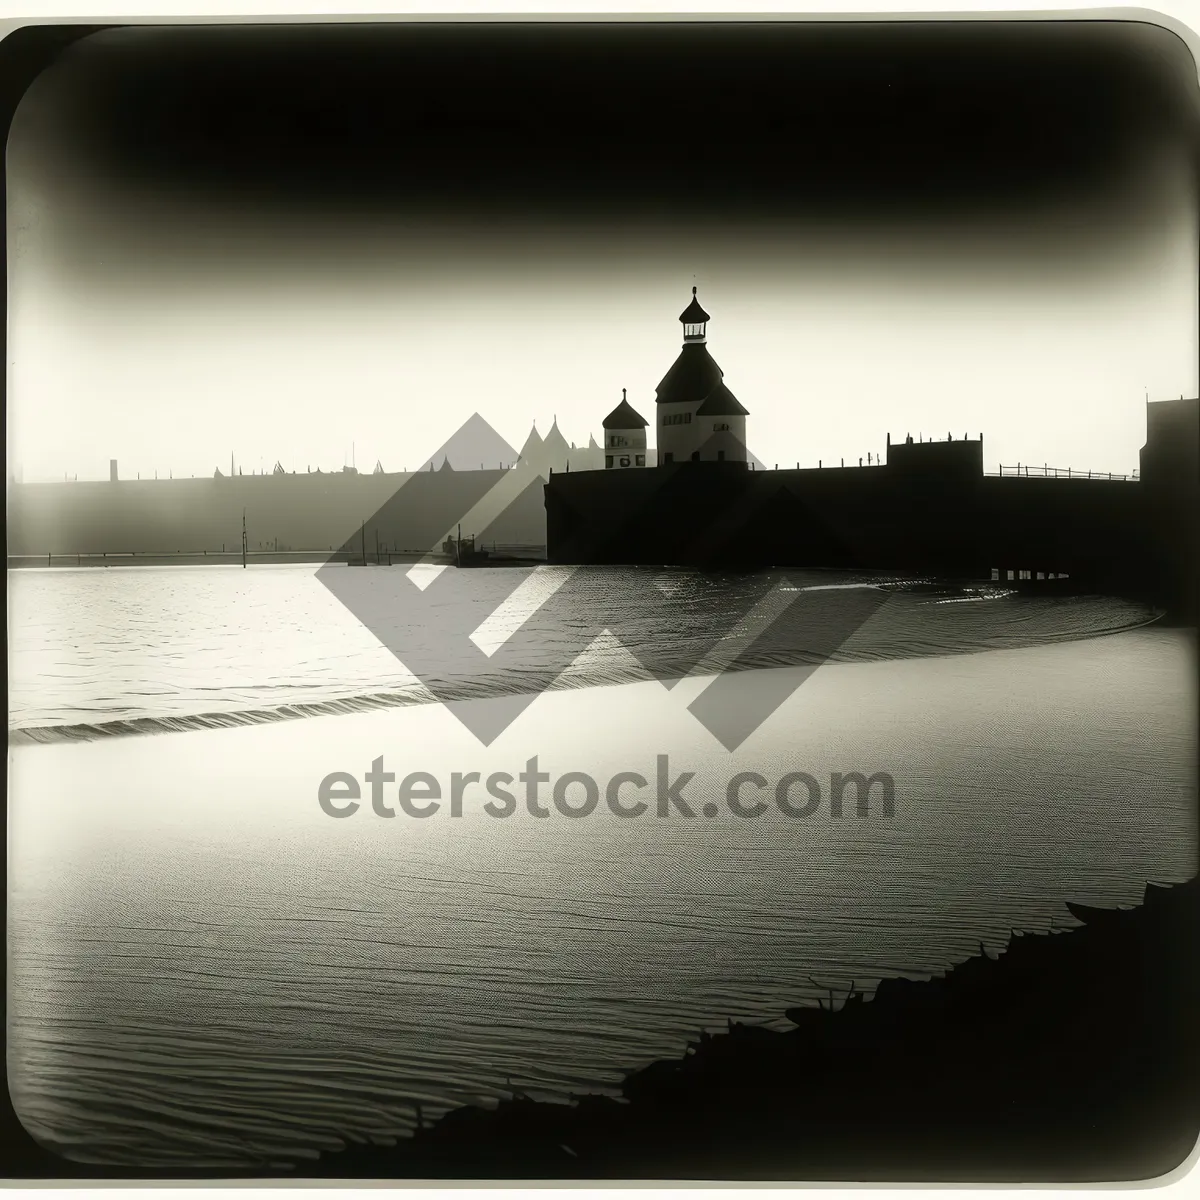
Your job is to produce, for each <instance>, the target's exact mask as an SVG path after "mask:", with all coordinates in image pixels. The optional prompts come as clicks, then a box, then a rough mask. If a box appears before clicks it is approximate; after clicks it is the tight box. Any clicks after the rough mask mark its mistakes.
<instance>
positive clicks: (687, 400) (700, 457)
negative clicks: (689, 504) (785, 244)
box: [656, 288, 749, 466]
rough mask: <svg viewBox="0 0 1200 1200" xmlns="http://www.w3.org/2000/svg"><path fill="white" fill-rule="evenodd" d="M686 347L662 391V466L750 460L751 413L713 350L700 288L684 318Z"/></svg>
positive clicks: (659, 424)
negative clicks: (748, 431) (729, 383)
mask: <svg viewBox="0 0 1200 1200" xmlns="http://www.w3.org/2000/svg"><path fill="white" fill-rule="evenodd" d="M679 320H680V322H681V323H682V325H683V349H682V350H680V352H679V357H678V358H677V359H676V360H675V362H674V363H673V364H672V365H671V369H670V370H669V371H668V372H667V373H666V375H664V376H663V378H662V382H661V383H660V384H659V385H658V388H657V389H656V392H657V397H658V403H657V406H656V407H657V410H658V416H657V436H658V465H659V466H667V465H670V464H671V463H680V462H740V463H745V462H746V461H747V458H748V456H747V453H746V417H747V416H748V415H749V414H748V412H747V410H746V409H745V408H744V407H743V406H742V404H741V403H740V402H739V400H738V399H737V397H736V396H735V395H734V394H733V393H732V392H731V391H730V390H729V388H728V387H727V386H726V384H725V382H724V374H725V373H724V372H723V371H722V370H721V368H720V367H719V366H717V364H716V362H715V361H714V359H713V357H712V355H710V354H709V352H708V345H707V341H708V337H707V332H708V322H709V321H710V320H711V318H710V317H709V315H708V313H706V312H705V311H704V309H703V308H701V307H700V301H699V300H698V299H697V298H696V289H695V288H692V302H691V304H689V305H688V306H687V308H685V309H684V310H683V312H681V313H680V314H679Z"/></svg>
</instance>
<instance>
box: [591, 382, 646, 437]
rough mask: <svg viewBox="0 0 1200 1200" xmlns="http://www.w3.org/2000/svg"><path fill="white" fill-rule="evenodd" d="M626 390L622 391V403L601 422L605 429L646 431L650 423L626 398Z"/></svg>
mask: <svg viewBox="0 0 1200 1200" xmlns="http://www.w3.org/2000/svg"><path fill="white" fill-rule="evenodd" d="M625 395H626V393H625V389H624V388H622V389H621V403H620V404H618V405H617V407H616V408H614V409H613V410H612V412H610V413H609V414H608V416H607V417H605V418H604V420H603V421H602V422H601V424H602V426H603V428H605V429H645V428H646V426H647V425H649V423H650V422H649V421H647V420H646V418H645V417H643V416H642V414H641V413H640V412H638V411H637V409H636V408H634V407H633V405H632V404H630V403H629V401H628V400H627V399H626V398H625Z"/></svg>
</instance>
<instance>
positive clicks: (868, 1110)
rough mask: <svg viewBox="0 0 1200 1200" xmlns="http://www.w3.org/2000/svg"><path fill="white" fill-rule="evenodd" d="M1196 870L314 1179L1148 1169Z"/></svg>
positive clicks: (1176, 1054) (1169, 1076)
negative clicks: (864, 992)
mask: <svg viewBox="0 0 1200 1200" xmlns="http://www.w3.org/2000/svg"><path fill="white" fill-rule="evenodd" d="M1198 901H1200V888H1198V886H1197V882H1196V881H1195V880H1193V881H1192V882H1190V883H1188V884H1185V885H1182V886H1179V887H1175V888H1161V887H1153V886H1152V887H1149V888H1148V889H1147V892H1146V899H1145V903H1144V904H1143V905H1142V906H1140V907H1138V908H1136V909H1132V910H1126V911H1121V910H1106V909H1091V908H1082V907H1078V906H1071V907H1072V912H1073V913H1074V914H1075V915H1076V916H1077V917H1078V918H1080V919H1081V920H1083V921H1084V922H1085V924H1084V925H1083V926H1082V927H1081V928H1078V929H1075V930H1071V931H1066V932H1061V933H1058V934H1046V935H1025V936H1021V935H1014V936H1013V939H1012V941H1011V942H1010V945H1009V948H1008V950H1007V951H1006V952H1005V953H1003V954H1001V955H999V956H998V957H997V958H996V959H991V958H989V957H987V956H986V955H982V954H981V955H980V956H978V957H975V958H972V959H969V960H968V961H966V962H965V963H963V964H961V965H960V966H958V967H956V968H955V969H953V970H952V971H950V972H948V973H947V974H946V975H945V976H942V977H938V978H934V979H931V980H928V981H912V980H903V979H893V980H886V981H884V982H883V983H882V984H881V985H880V986H879V988H878V990H877V992H876V994H875V997H874V998H873V999H871V1000H869V1001H867V1000H864V999H863V998H862V996H861V995H852V996H850V997H849V999H845V998H839V999H835V1001H834V1008H833V1009H832V1010H831V1009H830V1007H829V1004H828V1002H827V1003H826V1005H825V1006H823V1007H822V1008H801V1009H792V1010H790V1011H789V1012H788V1014H787V1015H788V1017H789V1018H790V1019H791V1020H792V1021H793V1023H794V1028H793V1029H791V1030H789V1031H786V1032H773V1031H770V1030H766V1029H763V1028H761V1027H754V1026H746V1025H733V1026H731V1027H730V1028H729V1030H728V1032H725V1033H721V1034H718V1035H715V1036H711V1037H702V1038H701V1040H700V1041H699V1042H697V1043H694V1044H693V1045H692V1046H691V1047H689V1049H688V1051H687V1053H686V1054H685V1055H684V1057H682V1058H681V1059H679V1060H677V1061H665V1062H657V1063H654V1064H652V1065H651V1066H649V1067H646V1068H645V1069H643V1070H640V1071H637V1072H634V1073H633V1074H632V1075H630V1076H629V1077H628V1078H627V1080H626V1082H625V1084H624V1087H623V1089H622V1090H623V1098H622V1099H621V1100H615V1099H608V1098H600V1097H582V1098H580V1099H579V1100H578V1102H577V1103H575V1104H573V1105H570V1106H568V1105H554V1104H544V1103H534V1102H531V1101H527V1100H524V1099H522V1098H520V1097H519V1096H517V1097H514V1098H513V1099H512V1100H511V1101H508V1102H506V1103H503V1104H501V1105H500V1106H499V1107H498V1108H497V1109H494V1110H484V1109H479V1108H464V1109H459V1110H456V1111H454V1112H451V1113H448V1114H447V1115H446V1116H445V1117H444V1118H442V1119H441V1120H440V1121H438V1122H437V1123H436V1124H435V1125H433V1126H432V1127H429V1128H426V1129H424V1130H422V1131H421V1132H419V1133H418V1134H417V1135H416V1136H415V1137H414V1138H413V1139H412V1140H411V1141H410V1142H408V1143H405V1144H403V1145H400V1146H397V1147H395V1148H393V1149H387V1150H382V1149H364V1148H354V1149H351V1150H347V1151H345V1152H342V1153H340V1154H336V1155H330V1156H327V1157H326V1158H325V1159H324V1160H323V1161H322V1162H321V1163H320V1165H319V1167H318V1169H317V1171H316V1172H313V1173H321V1174H325V1175H331V1176H336V1175H356V1176H360V1177H361V1176H371V1175H374V1176H380V1177H384V1176H426V1177H446V1176H458V1177H463V1178H466V1177H472V1178H477V1177H504V1176H515V1177H521V1176H531V1177H547V1176H554V1177H570V1178H575V1177H584V1178H587V1177H593V1178H597V1177H599V1178H613V1177H623V1178H664V1177H665V1178H680V1179H703V1178H732V1179H801V1180H803V1179H813V1180H816V1179H849V1180H887V1179H893V1180H902V1179H913V1180H930V1181H933V1180H984V1179H988V1180H992V1179H994V1180H1008V1181H1017V1180H1029V1181H1065V1180H1093V1181H1094V1180H1106V1179H1135V1178H1150V1177H1154V1176H1157V1175H1161V1174H1163V1173H1165V1172H1167V1171H1169V1170H1171V1169H1172V1168H1174V1167H1175V1166H1176V1165H1178V1164H1179V1163H1180V1162H1181V1161H1182V1160H1183V1159H1184V1158H1186V1157H1187V1155H1188V1154H1189V1153H1190V1152H1191V1151H1192V1149H1193V1148H1194V1146H1195V1144H1196V1139H1197V1134H1198V1133H1200V1102H1198V1101H1200V1089H1198V1086H1197V1085H1198V1082H1200V1054H1198V1052H1197V1051H1198V1048H1200V1038H1198V1028H1200V989H1198V988H1197V978H1198V976H1197V971H1196V964H1195V959H1196V954H1197V949H1198V947H1197V937H1196V935H1197V930H1198V928H1200V921H1198V920H1197V913H1198V909H1200V903H1198Z"/></svg>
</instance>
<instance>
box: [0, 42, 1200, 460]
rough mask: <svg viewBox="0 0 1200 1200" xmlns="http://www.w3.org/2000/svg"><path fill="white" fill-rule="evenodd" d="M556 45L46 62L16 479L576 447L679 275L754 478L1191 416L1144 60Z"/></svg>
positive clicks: (653, 350)
mask: <svg viewBox="0 0 1200 1200" xmlns="http://www.w3.org/2000/svg"><path fill="white" fill-rule="evenodd" d="M585 32H586V31H585ZM384 34H386V36H385V35H384ZM554 36H558V35H553V36H551V35H546V34H538V33H536V31H535V32H532V33H531V32H529V31H528V30H526V31H524V32H523V33H522V32H521V31H517V32H515V33H514V32H513V31H511V30H510V31H507V32H500V33H488V34H483V33H479V34H473V35H470V36H465V35H464V34H463V32H462V31H461V30H459V31H457V32H456V31H453V30H450V31H437V30H434V31H430V30H424V31H412V30H403V29H401V30H395V29H393V30H391V31H384V32H383V33H379V34H378V35H377V36H373V37H371V38H364V37H363V35H362V34H361V33H360V34H359V35H356V36H355V37H354V38H351V39H350V40H346V37H345V36H343V37H342V39H341V40H340V41H339V39H338V37H335V36H333V35H330V34H328V33H326V34H321V33H320V32H319V31H316V32H312V31H310V32H309V33H307V34H304V35H302V36H301V35H291V34H288V35H282V34H280V32H279V31H275V32H274V33H271V32H270V31H268V32H266V33H259V34H253V35H251V34H250V33H248V32H244V33H243V34H242V35H241V36H240V39H239V38H236V37H234V38H231V37H229V36H228V35H223V34H220V33H218V32H215V31H209V32H207V33H205V34H204V35H203V36H202V37H199V38H197V36H196V35H195V33H194V31H181V32H176V33H170V32H163V31H154V30H135V31H111V32H107V33H101V34H96V35H92V36H91V37H88V38H86V39H83V40H81V41H79V42H76V43H75V44H74V45H72V46H71V47H70V48H68V50H67V51H66V52H65V53H64V54H62V55H61V57H60V58H59V59H58V60H57V61H56V62H55V63H54V64H53V65H52V66H51V67H49V68H48V69H47V70H45V71H44V72H43V73H42V74H41V75H40V76H39V77H38V78H37V79H36V81H35V82H34V84H33V85H32V86H31V87H30V89H29V90H28V91H27V93H26V94H25V97H24V98H23V100H22V102H21V104H20V106H19V108H18V110H17V112H16V114H15V116H14V120H13V126H12V131H11V134H10V138H9V143H8V153H7V179H6V182H7V198H8V231H9V258H8V266H9V337H10V341H9V346H10V354H9V364H8V383H9V406H8V414H9V415H8V422H9V426H8V435H9V437H8V446H9V450H8V459H9V468H10V471H11V470H19V471H20V472H21V474H22V477H23V478H25V479H26V480H31V479H39V478H45V479H54V478H60V479H61V478H62V477H63V476H64V474H66V475H69V476H75V475H77V476H78V477H79V478H80V479H84V478H106V477H107V475H108V462H109V459H111V458H116V459H118V461H119V463H120V470H121V474H122V475H123V476H129V477H132V476H133V475H134V474H135V473H141V474H142V475H143V476H146V475H149V474H152V473H153V472H155V471H157V472H158V473H159V474H160V475H166V474H167V473H168V472H171V473H174V474H175V475H180V476H186V475H191V474H195V475H198V476H199V475H211V474H212V472H213V469H214V468H216V467H218V466H219V467H220V468H221V469H222V470H226V469H227V468H228V464H229V461H230V455H231V453H232V454H233V455H234V456H235V458H236V461H237V462H238V464H239V465H240V466H241V467H242V469H243V470H245V471H247V472H249V471H250V470H252V469H253V470H259V469H266V470H270V469H271V467H272V466H273V465H274V463H275V462H276V461H277V460H278V461H281V462H282V463H283V465H284V467H285V468H286V469H289V470H290V469H297V470H304V469H306V467H308V466H313V467H316V466H320V467H322V468H323V469H329V468H331V467H332V468H338V467H341V466H342V465H344V464H346V463H349V462H350V461H351V458H352V457H353V459H354V461H355V462H356V463H357V465H358V466H359V468H360V469H370V468H371V467H372V466H373V465H374V463H375V462H376V460H379V461H381V462H382V463H383V465H384V467H385V468H386V469H389V470H400V469H402V468H404V467H415V466H417V465H418V464H419V463H420V462H421V461H422V460H424V459H425V458H426V457H427V456H428V455H429V454H430V453H431V452H432V451H433V450H434V449H435V448H436V447H437V446H438V445H440V444H441V443H442V442H444V441H445V440H446V439H447V438H449V437H450V436H451V435H452V434H453V432H454V431H455V429H456V428H457V427H458V426H459V425H460V424H461V423H462V422H463V421H464V420H466V419H467V418H468V417H469V416H470V415H471V414H472V413H474V412H479V413H481V414H482V415H483V416H484V417H485V418H486V419H487V420H488V421H489V423H490V424H492V426H493V427H494V428H495V429H496V430H497V431H498V432H499V433H500V434H501V435H502V436H503V437H505V438H506V439H507V440H508V441H509V442H510V443H511V444H513V445H514V446H519V445H520V444H521V443H522V442H523V441H524V438H525V436H526V434H527V433H528V430H529V428H530V426H531V424H532V423H533V422H535V421H536V423H537V426H538V429H539V430H540V431H541V432H542V433H543V434H544V433H545V432H547V430H548V429H549V427H550V424H551V422H552V421H553V420H554V419H555V418H557V420H558V424H559V427H560V429H561V430H562V432H563V434H564V435H565V436H566V438H567V439H568V440H569V441H574V442H576V443H578V444H586V442H587V439H588V436H589V435H595V436H596V437H597V438H599V436H600V433H601V429H600V422H601V420H602V418H603V417H604V415H605V414H606V413H607V412H608V411H610V410H611V409H612V408H613V407H615V406H616V404H617V403H618V402H619V401H620V398H621V389H622V388H627V389H628V393H629V400H630V402H631V403H632V404H633V405H634V406H635V407H636V408H637V409H638V410H639V411H641V412H642V414H643V415H645V416H647V417H648V418H651V419H652V416H653V407H654V388H655V386H656V385H657V383H658V382H659V380H660V379H661V378H662V376H663V375H664V374H665V373H666V371H667V369H668V368H669V367H670V365H671V363H672V361H673V360H674V358H675V356H676V355H677V353H678V351H679V347H680V343H681V332H682V331H681V327H680V325H679V323H678V315H679V313H680V312H681V311H682V309H683V308H684V307H685V305H686V304H687V302H688V300H689V299H690V294H691V288H692V286H693V285H694V286H696V287H697V288H698V289H699V296H700V299H701V301H702V303H703V304H704V306H705V307H706V309H707V310H708V311H709V313H710V314H711V316H712V320H711V322H710V325H709V330H708V333H709V349H710V352H711V353H712V355H713V357H714V358H715V359H716V360H717V362H718V363H719V364H720V365H721V367H722V368H723V369H724V371H725V379H726V382H727V383H728V385H729V386H730V388H731V389H732V390H733V392H734V393H735V394H736V395H737V396H738V398H739V399H740V400H741V401H742V403H743V404H744V405H745V406H746V408H747V409H748V410H749V412H750V416H749V418H748V422H747V437H748V442H749V445H750V449H751V450H752V451H753V452H754V453H755V454H756V455H757V456H758V458H759V459H760V460H762V461H763V462H765V463H767V464H768V465H773V464H774V463H779V464H780V465H781V466H782V465H785V464H787V465H795V464H797V463H798V464H800V465H802V466H810V465H811V466H815V465H817V462H818V461H823V462H824V463H825V464H827V465H828V464H830V463H834V462H837V461H838V460H839V459H841V458H842V457H844V458H845V459H846V461H847V462H852V461H856V460H857V458H858V457H859V456H860V455H861V456H864V457H865V455H866V454H867V453H868V452H869V453H872V454H877V453H880V452H882V451H883V450H884V449H885V439H886V435H887V434H889V433H890V434H891V435H892V436H893V437H896V438H903V437H904V436H905V435H906V434H908V433H912V434H913V435H914V436H926V437H928V436H937V437H945V436H946V435H947V433H953V434H954V436H955V437H958V436H961V435H962V434H964V433H968V432H969V433H970V434H971V435H972V436H975V435H977V434H979V433H980V432H982V433H983V435H984V439H985V440H984V456H985V464H986V467H987V469H989V470H995V469H996V467H997V465H998V464H999V463H1004V464H1006V465H1009V464H1014V463H1017V462H1022V463H1033V464H1041V463H1043V462H1045V463H1049V464H1050V465H1052V466H1061V467H1068V466H1069V467H1072V468H1075V469H1093V470H1100V471H1116V472H1126V471H1130V470H1132V469H1133V468H1135V467H1136V465H1137V451H1138V449H1139V447H1140V446H1141V444H1142V442H1143V441H1144V433H1145V416H1144V404H1145V399H1146V397H1147V395H1148V396H1149V398H1150V399H1151V400H1158V399H1167V398H1171V397H1177V396H1179V395H1181V394H1185V395H1195V394H1196V391H1197V386H1198V381H1197V361H1198V358H1200V355H1198V349H1200V347H1198V346H1197V292H1198V278H1197V263H1198V233H1197V229H1198V224H1197V200H1196V172H1195V160H1194V151H1193V150H1192V148H1191V147H1192V146H1193V145H1194V131H1195V114H1196V105H1195V95H1194V94H1195V93H1196V91H1197V83H1196V74H1195V67H1194V64H1192V63H1191V62H1190V59H1186V52H1183V53H1184V58H1183V59H1181V58H1180V57H1179V55H1180V53H1181V52H1182V43H1179V42H1178V41H1177V40H1176V39H1174V38H1173V36H1172V35H1169V34H1166V33H1165V32H1163V31H1160V30H1156V29H1154V28H1153V27H1151V26H1144V25H1139V26H1129V27H1127V28H1125V29H1124V30H1120V29H1118V30H1117V32H1116V33H1114V32H1113V31H1112V30H1111V29H1110V30H1109V32H1108V33H1107V34H1105V35H1103V36H1099V35H1097V36H1096V37H1093V38H1091V40H1088V39H1087V38H1082V39H1080V38H1079V37H1077V36H1074V35H1073V36H1071V37H1068V36H1066V35H1062V36H1059V35H1057V34H1055V33H1054V32H1053V31H1052V32H1051V33H1046V32H1045V31H1044V30H1043V31H1042V32H1041V34H1039V36H1030V35H1028V34H1026V35H1025V36H1023V37H1021V38H1019V39H1018V38H1011V37H1010V38H1009V39H1008V40H1007V41H1006V40H1005V39H1004V38H1003V37H990V38H989V37H984V38H982V40H981V35H980V34H979V32H978V30H976V31H975V32H973V33H971V34H970V36H967V35H966V34H961V35H960V34H959V33H957V32H955V31H954V30H952V29H951V30H950V31H949V32H946V31H945V29H944V27H943V29H942V31H941V32H938V33H937V34H936V35H935V34H933V33H926V34H923V35H922V36H921V37H913V36H909V35H904V36H901V35H900V34H898V33H897V32H896V31H895V30H878V29H876V30H874V31H873V32H872V31H870V30H868V31H865V32H864V31H862V30H859V31H858V32H856V33H852V32H846V31H844V30H843V31H834V32H832V33H830V32H828V31H825V32H822V31H817V32H814V31H811V30H809V31H804V30H800V31H799V32H797V31H795V30H790V31H785V34H784V35H781V34H780V33H779V32H778V31H776V34H775V36H774V37H773V38H770V39H766V40H764V38H763V37H762V36H759V37H758V40H754V38H743V39H742V40H741V41H739V40H738V38H737V37H732V36H730V34H729V33H728V31H725V32H724V33H723V34H722V33H721V31H717V36H714V37H709V38H707V39H706V37H705V34H704V33H703V31H699V32H694V33H692V34H688V35H682V36H681V35H672V34H670V33H669V32H665V33H664V32H656V31H650V32H643V33H642V34H641V35H640V37H639V36H632V37H630V38H626V39H625V40H624V41H622V40H621V35H619V34H617V33H613V32H611V31H610V32H609V33H607V34H599V33H595V34H593V35H592V36H591V37H590V40H589V38H588V37H585V36H584V33H577V34H575V35H572V36H574V37H575V40H574V41H572V40H570V38H569V37H568V38H567V40H566V41H562V42H558V43H556V42H555V41H554ZM564 36H565V35H564ZM672 36H673V37H674V38H675V40H674V41H672V40H671V37H672ZM1039 37H1040V40H1039ZM689 38H690V39H691V40H689ZM421 39H424V40H423V41H422V40H421ZM456 39H457V40H456ZM472 39H473V40H472ZM506 39H507V40H506ZM789 39H790V40H789ZM1185 59H1186V61H1185ZM218 81H219V82H218Z"/></svg>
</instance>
